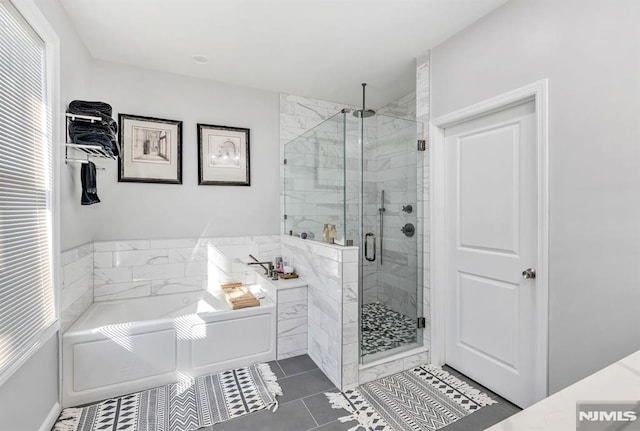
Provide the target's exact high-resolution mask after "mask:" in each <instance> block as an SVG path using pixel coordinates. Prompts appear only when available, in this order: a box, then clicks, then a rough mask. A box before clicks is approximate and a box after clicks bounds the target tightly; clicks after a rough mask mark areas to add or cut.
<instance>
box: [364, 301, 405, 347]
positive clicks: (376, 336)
mask: <svg viewBox="0 0 640 431" xmlns="http://www.w3.org/2000/svg"><path fill="white" fill-rule="evenodd" d="M415 342H416V320H415V319H412V318H410V317H408V316H405V315H404V314H401V313H398V312H397V311H394V310H392V309H390V308H389V307H387V306H386V305H384V304H381V303H379V302H374V303H370V304H364V305H363V306H362V345H361V350H360V352H361V354H362V355H371V354H374V353H378V352H383V351H385V350H390V349H394V348H396V347H399V346H402V345H404V344H410V343H415Z"/></svg>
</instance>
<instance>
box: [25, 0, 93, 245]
mask: <svg viewBox="0 0 640 431" xmlns="http://www.w3.org/2000/svg"><path fill="white" fill-rule="evenodd" d="M35 2H36V4H37V5H38V7H39V8H40V10H41V11H42V13H43V15H44V16H45V17H46V18H47V21H49V24H50V25H51V27H53V29H54V30H55V32H56V33H57V34H58V37H59V38H60V81H61V82H60V105H61V106H60V113H61V116H60V117H58V118H57V119H54V120H55V121H59V122H60V126H61V127H62V125H63V124H65V119H64V117H63V115H64V112H65V111H66V107H67V104H68V103H69V102H70V101H71V100H73V99H82V98H87V97H89V96H88V95H89V92H90V79H91V62H92V60H91V55H90V54H89V51H88V50H87V48H86V47H85V46H84V44H83V43H82V41H81V40H80V38H79V36H78V35H77V33H76V32H75V30H74V29H73V26H72V25H71V22H70V21H69V18H68V17H67V15H66V12H65V11H64V9H62V6H60V3H59V2H58V1H57V0H35ZM59 145H60V147H64V142H60V143H59ZM60 153H61V157H62V158H64V149H62V150H61V151H60ZM59 163H60V164H61V165H62V167H61V169H60V183H59V184H60V190H59V197H60V213H61V215H62V216H61V220H60V226H61V231H62V235H60V247H61V250H66V249H68V248H71V247H75V246H78V245H80V244H84V243H86V242H88V241H90V240H91V236H92V230H93V228H92V225H93V223H92V219H93V216H94V214H95V212H96V209H95V208H86V207H84V208H81V206H80V172H79V168H78V167H77V166H76V167H75V168H74V167H67V166H66V165H64V162H63V161H62V160H60V161H59ZM76 171H77V172H76Z"/></svg>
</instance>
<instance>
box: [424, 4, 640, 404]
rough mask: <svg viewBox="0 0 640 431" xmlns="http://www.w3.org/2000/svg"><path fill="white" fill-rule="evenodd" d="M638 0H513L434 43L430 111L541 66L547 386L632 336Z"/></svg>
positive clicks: (449, 107)
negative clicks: (545, 111)
mask: <svg viewBox="0 0 640 431" xmlns="http://www.w3.org/2000/svg"><path fill="white" fill-rule="evenodd" d="M638 22H640V2H637V1H635V0H610V1H606V2H605V1H601V0H562V1H551V0H511V1H510V2H508V3H506V4H505V5H504V6H502V7H501V8H499V9H497V10H496V11H494V12H493V13H491V14H489V15H487V16H486V17H484V18H483V19H481V20H480V21H478V22H476V23H475V24H474V25H472V26H471V27H469V28H467V29H466V30H464V31H462V32H461V33H459V34H457V35H456V36H454V37H453V38H451V39H450V40H448V41H446V42H445V43H443V44H441V45H440V46H438V47H436V48H434V49H433V50H432V63H431V64H432V86H431V88H432V108H433V116H434V117H438V116H441V115H443V114H446V113H449V112H451V111H453V110H455V109H458V108H462V107H464V106H467V105H469V104H472V103H475V102H479V101H481V100H484V99H487V98H490V97H493V96H495V95H497V94H500V93H502V92H505V91H508V90H512V89H515V88H518V87H521V86H523V85H526V84H529V83H532V82H534V81H536V80H539V79H542V78H549V83H550V157H551V166H550V169H551V173H550V185H551V250H550V259H551V273H550V277H551V278H550V334H549V341H550V345H549V348H550V351H549V361H550V364H549V365H550V369H549V372H550V374H549V383H550V385H549V387H550V391H551V392H555V391H557V390H559V389H561V388H563V387H564V386H566V385H568V384H570V383H572V382H575V381H576V380H578V379H580V378H582V377H583V376H585V375H587V374H589V373H592V372H594V371H596V370H597V369H599V368H602V367H604V366H605V365H607V364H609V363H611V362H614V361H615V360H617V359H620V358H621V357H623V356H625V355H627V354H628V353H630V352H632V351H635V350H637V349H639V348H640V313H639V312H638V304H640V289H639V288H638V286H639V285H640V269H639V268H640V257H639V256H640V198H639V196H640V121H639V119H640V26H638Z"/></svg>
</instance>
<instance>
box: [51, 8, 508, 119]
mask: <svg viewBox="0 0 640 431" xmlns="http://www.w3.org/2000/svg"><path fill="white" fill-rule="evenodd" d="M60 1H61V3H62V4H63V6H64V8H65V9H66V11H67V13H68V15H69V17H70V18H71V21H72V22H73V25H74V26H75V28H76V30H77V31H78V33H79V34H80V37H81V38H82V39H83V41H84V43H85V44H86V46H87V48H88V49H89V51H90V52H91V54H92V55H93V57H95V58H97V59H100V60H106V61H113V62H118V63H124V64H128V65H133V66H139V67H143V68H148V69H154V70H163V71H168V72H173V73H178V74H182V75H187V76H194V77H200V78H206V79H212V80H215V81H220V82H225V83H229V84H234V85H239V86H244V87H252V88H258V89H263V90H269V91H276V92H284V93H290V94H297V95H303V96H309V97H315V98H319V99H323V100H328V101H333V102H341V103H346V104H352V105H360V104H361V87H360V83H362V82H367V83H368V86H367V100H368V103H367V105H368V106H370V107H373V108H378V107H380V106H383V105H385V104H386V103H388V102H390V101H393V100H395V99H397V98H399V97H401V96H404V95H406V94H408V93H409V92H411V91H413V90H414V89H415V88H414V87H415V58H416V57H417V56H418V55H420V54H422V53H424V52H425V51H426V50H427V49H429V48H431V47H434V46H436V45H438V44H439V43H440V42H442V41H444V40H446V39H447V38H449V37H450V36H452V35H453V34H455V33H457V32H458V31H460V30H461V29H463V28H464V27H466V26H468V25H469V24H471V23H472V22H474V21H476V20H477V19H478V18H480V17H481V16H483V15H485V14H486V13H488V12H490V11H491V10H492V9H494V8H496V7H498V6H500V5H502V4H503V3H505V2H506V1H507V0H108V1H106V0H60ZM194 56H205V57H207V58H208V63H207V64H197V63H196V62H195V61H194Z"/></svg>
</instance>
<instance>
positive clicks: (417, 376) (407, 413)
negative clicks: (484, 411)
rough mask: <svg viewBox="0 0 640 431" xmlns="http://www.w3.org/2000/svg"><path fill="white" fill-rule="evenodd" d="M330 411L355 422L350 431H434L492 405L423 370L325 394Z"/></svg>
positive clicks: (460, 384) (438, 372) (437, 371)
mask: <svg viewBox="0 0 640 431" xmlns="http://www.w3.org/2000/svg"><path fill="white" fill-rule="evenodd" d="M325 395H326V396H327V397H328V398H329V401H330V403H331V405H332V407H333V408H335V409H339V408H343V409H345V410H347V411H348V412H349V415H348V416H345V417H342V418H340V421H341V422H350V421H357V422H358V423H357V424H356V425H355V426H354V427H353V428H351V430H356V429H361V427H362V428H364V429H365V430H366V431H434V430H438V429H440V428H442V427H444V426H446V425H449V424H450V423H452V422H455V421H457V420H458V419H460V418H462V417H464V416H467V415H468V414H470V413H473V412H475V411H477V410H479V409H480V408H482V407H483V406H486V405H489V404H494V403H496V401H494V400H492V399H491V398H490V397H489V396H487V395H486V394H484V393H481V392H480V391H479V390H477V389H475V388H473V387H471V386H470V385H469V384H467V383H466V382H464V381H462V380H460V379H458V378H457V377H455V376H452V375H451V374H449V373H448V372H447V371H445V370H443V369H441V368H439V367H435V366H432V365H425V366H421V367H417V368H414V369H412V370H409V371H403V372H401V373H398V374H394V375H391V376H388V377H383V378H381V379H378V380H375V381H373V382H369V383H366V384H364V385H361V386H359V387H358V388H357V389H354V390H350V391H346V392H338V393H327V394H325Z"/></svg>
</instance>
